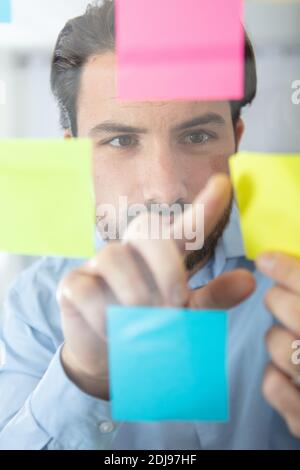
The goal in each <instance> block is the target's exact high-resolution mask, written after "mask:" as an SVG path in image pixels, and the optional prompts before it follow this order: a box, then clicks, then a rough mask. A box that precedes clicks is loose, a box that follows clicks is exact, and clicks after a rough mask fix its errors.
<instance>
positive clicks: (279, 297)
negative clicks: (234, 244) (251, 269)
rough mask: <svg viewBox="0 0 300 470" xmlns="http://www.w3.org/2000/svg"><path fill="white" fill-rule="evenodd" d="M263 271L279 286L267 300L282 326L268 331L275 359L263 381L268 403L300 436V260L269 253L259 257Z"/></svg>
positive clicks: (291, 429)
mask: <svg viewBox="0 0 300 470" xmlns="http://www.w3.org/2000/svg"><path fill="white" fill-rule="evenodd" d="M257 266H258V268H259V269H260V271H261V272H263V273H264V274H265V275H267V276H270V277H271V278H272V279H274V281H276V285H275V286H274V287H272V288H271V289H269V291H268V292H267V294H266V297H265V303H266V305H267V307H268V308H269V310H270V311H271V312H272V313H273V315H274V316H275V317H276V318H277V319H278V320H279V321H280V323H281V324H282V326H274V327H273V328H271V330H270V331H269V332H268V333H267V336H266V344H267V348H268V351H269V353H270V355H271V358H272V363H271V364H270V365H269V366H268V368H267V370H266V372H265V377H264V383H263V392H264V395H265V397H266V399H267V400H268V401H269V403H270V404H271V405H272V406H273V407H274V408H275V409H276V410H277V411H278V412H279V413H280V414H281V415H282V416H283V417H284V419H285V420H286V422H287V425H288V427H289V429H290V431H291V433H292V434H293V435H295V436H296V437H300V360H299V359H300V354H299V353H298V354H296V350H295V349H296V348H297V347H298V351H299V340H300V260H298V259H296V258H293V257H290V256H287V255H284V254H280V253H273V254H272V253H267V254H265V255H263V256H261V257H259V258H258V260H257Z"/></svg>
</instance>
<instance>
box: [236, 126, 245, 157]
mask: <svg viewBox="0 0 300 470" xmlns="http://www.w3.org/2000/svg"><path fill="white" fill-rule="evenodd" d="M244 131H245V124H244V121H243V120H242V119H241V118H238V120H237V121H236V124H235V128H234V133H235V145H236V151H238V148H239V146H240V142H241V139H242V137H243V134H244Z"/></svg>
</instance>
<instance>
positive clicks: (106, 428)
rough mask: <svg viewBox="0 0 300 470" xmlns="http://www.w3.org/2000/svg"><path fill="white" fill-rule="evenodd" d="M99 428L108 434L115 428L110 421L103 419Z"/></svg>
mask: <svg viewBox="0 0 300 470" xmlns="http://www.w3.org/2000/svg"><path fill="white" fill-rule="evenodd" d="M99 429H100V432H101V433H102V434H108V433H110V432H112V431H113V430H114V425H113V423H111V422H110V421H103V422H102V423H101V424H99Z"/></svg>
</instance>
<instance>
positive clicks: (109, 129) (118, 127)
mask: <svg viewBox="0 0 300 470" xmlns="http://www.w3.org/2000/svg"><path fill="white" fill-rule="evenodd" d="M115 132H121V133H128V134H146V132H147V129H145V128H142V127H134V126H126V125H124V124H121V123H118V122H114V121H104V122H102V123H101V124H97V126H95V127H93V128H92V129H91V130H90V131H89V136H90V137H94V136H96V135H99V134H102V133H103V134H112V133H115Z"/></svg>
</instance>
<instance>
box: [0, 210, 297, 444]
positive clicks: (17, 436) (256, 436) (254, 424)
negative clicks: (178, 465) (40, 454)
mask: <svg viewBox="0 0 300 470" xmlns="http://www.w3.org/2000/svg"><path fill="white" fill-rule="evenodd" d="M99 248H100V246H99ZM82 262H83V261H82V260H77V259H72V260H70V259H62V258H43V259H41V260H39V261H38V262H36V263H35V264H34V265H33V266H32V267H30V268H29V269H28V270H26V271H24V272H23V273H22V274H21V275H20V276H19V278H18V279H17V281H16V282H15V284H14V285H13V286H12V288H11V290H10V293H9V296H8V298H7V300H6V302H5V318H4V323H3V329H2V341H3V342H4V344H5V346H6V360H5V365H4V366H2V368H1V372H0V449H106V450H117V449H118V450H122V449H130V450H133V449H145V450H148V449H158V450H160V449H167V450H172V449H178V450H197V449H198V450H201V449H300V440H299V439H296V438H293V437H292V436H291V434H290V433H289V431H288V429H287V426H286V424H285V422H284V421H283V419H282V418H281V417H280V416H279V415H278V414H277V413H276V412H275V411H274V410H273V409H272V408H271V407H270V406H269V405H268V404H267V402H266V401H265V400H264V398H263V396H262V392H261V384H262V377H263V373H264V369H265V367H266V365H267V363H268V361H269V358H268V355H267V352H266V349H265V344H264V336H265V333H266V332H267V330H268V329H269V328H270V327H271V326H272V324H273V323H274V319H273V317H272V316H271V314H270V313H269V312H268V311H267V310H266V308H265V307H264V304H263V296H264V294H265V291H266V289H267V288H268V287H270V285H271V281H270V280H268V279H267V278H265V277H263V276H262V275H261V274H260V273H259V272H257V271H256V270H255V267H254V265H253V263H251V262H249V261H247V260H246V259H245V257H244V250H243V245H242V240H241V235H240V229H239V223H238V214H237V210H236V207H234V209H233V212H232V215H231V219H230V223H229V225H228V227H227V228H226V230H225V232H224V235H223V237H222V238H221V239H220V241H219V243H218V246H217V248H216V251H215V254H214V256H213V258H212V259H211V260H210V261H209V262H208V263H207V264H206V266H205V267H204V268H202V269H201V270H200V271H198V272H197V273H196V274H195V275H194V276H193V277H192V278H191V280H190V282H189V284H190V287H191V288H197V287H200V286H203V285H205V284H207V282H209V281H210V280H211V279H213V278H215V277H216V276H218V275H219V274H221V273H223V272H225V271H231V270H233V269H236V268H240V267H242V268H246V269H249V270H250V271H252V272H253V273H254V275H255V277H256V281H257V289H256V291H255V293H254V294H253V295H252V296H251V297H250V298H249V299H247V300H246V301H245V302H243V303H242V304H241V305H239V306H237V307H235V308H232V309H231V310H229V312H228V315H229V341H228V344H229V348H228V355H229V357H228V373H229V383H230V420H229V421H228V422H226V423H204V422H196V421H195V422H183V421H175V422H174V421H172V422H168V421H164V422H151V423H150V422H149V423H147V422H137V423H127V422H114V421H113V420H112V417H111V412H110V403H109V402H107V401H103V400H99V399H96V398H94V397H91V396H89V395H87V394H85V393H84V392H82V391H81V390H80V389H79V388H78V387H77V386H76V385H74V384H73V383H72V382H71V381H70V380H69V379H68V377H67V376H66V374H65V372H64V369H63V367H62V365H61V360H60V350H61V346H62V344H63V342H64V336H63V332H62V326H61V317H60V312H59V307H58V304H57V301H56V289H57V285H58V283H59V281H60V280H61V279H62V278H63V276H64V275H65V274H66V273H67V272H69V271H70V270H72V269H74V268H75V267H77V266H79V265H80V264H81V263H82ZM79 340H80V339H79Z"/></svg>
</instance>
